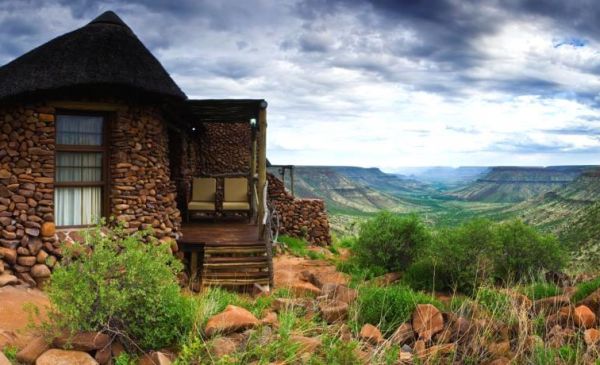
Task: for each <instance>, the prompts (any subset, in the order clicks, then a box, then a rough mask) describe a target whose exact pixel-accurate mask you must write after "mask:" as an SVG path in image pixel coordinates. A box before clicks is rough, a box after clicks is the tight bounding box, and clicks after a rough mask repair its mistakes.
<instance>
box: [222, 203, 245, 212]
mask: <svg viewBox="0 0 600 365" xmlns="http://www.w3.org/2000/svg"><path fill="white" fill-rule="evenodd" d="M223 210H250V204H248V203H246V202H223Z"/></svg>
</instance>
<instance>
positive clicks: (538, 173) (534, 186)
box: [449, 166, 590, 203]
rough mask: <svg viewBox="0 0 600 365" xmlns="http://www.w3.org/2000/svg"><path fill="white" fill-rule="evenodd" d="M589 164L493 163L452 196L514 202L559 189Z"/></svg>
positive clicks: (475, 199)
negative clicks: (532, 165)
mask: <svg viewBox="0 0 600 365" xmlns="http://www.w3.org/2000/svg"><path fill="white" fill-rule="evenodd" d="M589 169H590V166H551V167H492V168H491V170H490V171H489V172H488V173H487V174H485V175H484V176H483V177H481V178H479V179H477V180H476V181H474V182H473V183H471V184H468V185H467V186H465V187H463V188H459V189H457V190H454V191H452V192H450V193H449V195H450V196H452V197H454V198H457V199H461V200H468V201H482V202H498V203H500V202H505V203H514V202H521V201H525V200H527V199H532V198H535V197H539V196H542V195H544V194H546V193H548V192H552V191H556V190H560V189H562V188H564V187H566V186H567V185H568V184H569V183H571V182H572V181H574V180H575V179H576V178H577V177H579V176H580V175H581V174H582V173H583V172H585V171H587V170H589Z"/></svg>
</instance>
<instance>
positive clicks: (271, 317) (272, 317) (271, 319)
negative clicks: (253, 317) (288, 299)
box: [260, 312, 279, 328]
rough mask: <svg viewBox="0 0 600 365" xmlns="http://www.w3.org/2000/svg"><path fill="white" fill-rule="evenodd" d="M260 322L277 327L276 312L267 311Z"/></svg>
mask: <svg viewBox="0 0 600 365" xmlns="http://www.w3.org/2000/svg"><path fill="white" fill-rule="evenodd" d="M260 323H261V324H263V325H268V326H271V327H275V328H277V327H279V320H278V319H277V313H275V312H269V313H267V315H266V316H265V318H263V319H261V320H260Z"/></svg>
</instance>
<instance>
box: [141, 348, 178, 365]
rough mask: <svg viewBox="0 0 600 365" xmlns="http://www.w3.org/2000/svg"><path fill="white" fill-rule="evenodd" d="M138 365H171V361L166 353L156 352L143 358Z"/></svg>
mask: <svg viewBox="0 0 600 365" xmlns="http://www.w3.org/2000/svg"><path fill="white" fill-rule="evenodd" d="M138 365H171V359H169V357H168V356H167V355H165V354H164V353H162V352H158V351H155V352H152V353H150V354H145V355H144V356H142V358H141V359H140V360H139V361H138Z"/></svg>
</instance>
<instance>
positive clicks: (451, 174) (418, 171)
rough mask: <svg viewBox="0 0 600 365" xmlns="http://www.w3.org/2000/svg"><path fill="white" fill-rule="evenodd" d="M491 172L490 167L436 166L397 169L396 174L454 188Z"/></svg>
mask: <svg viewBox="0 0 600 365" xmlns="http://www.w3.org/2000/svg"><path fill="white" fill-rule="evenodd" d="M489 170H490V168H489V167H482V166H461V167H447V166H434V167H404V168H399V169H397V170H396V172H397V173H400V174H403V175H406V176H408V177H409V178H413V179H416V180H419V181H422V182H426V183H429V184H434V185H436V186H438V187H453V186H458V185H464V184H467V183H469V182H471V181H474V180H476V179H477V178H479V177H481V176H483V175H485V174H486V173H488V172H489Z"/></svg>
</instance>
